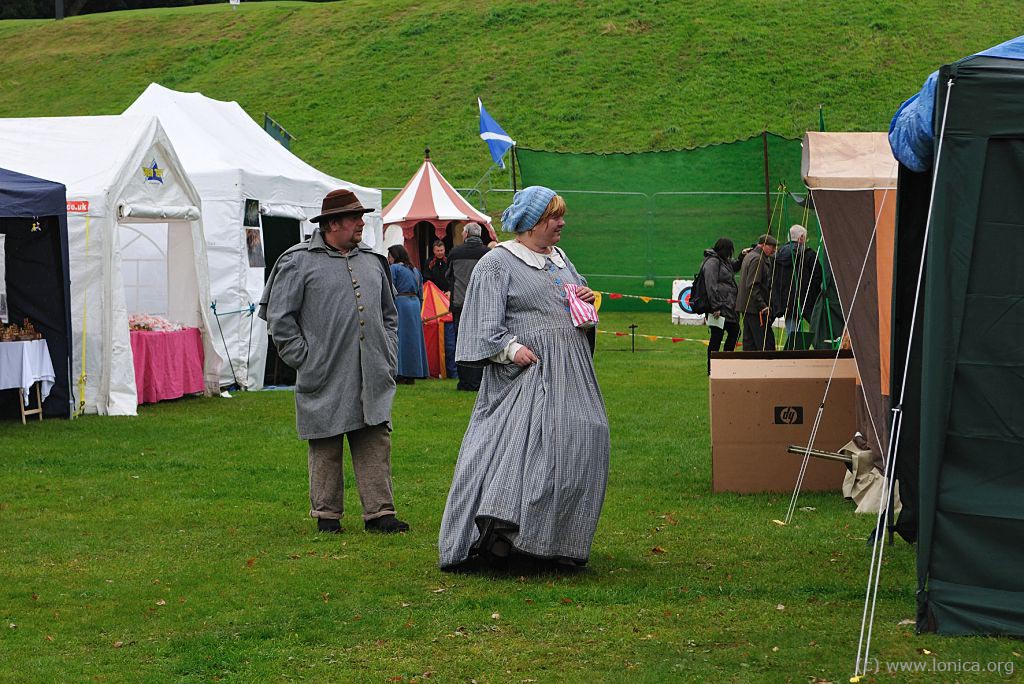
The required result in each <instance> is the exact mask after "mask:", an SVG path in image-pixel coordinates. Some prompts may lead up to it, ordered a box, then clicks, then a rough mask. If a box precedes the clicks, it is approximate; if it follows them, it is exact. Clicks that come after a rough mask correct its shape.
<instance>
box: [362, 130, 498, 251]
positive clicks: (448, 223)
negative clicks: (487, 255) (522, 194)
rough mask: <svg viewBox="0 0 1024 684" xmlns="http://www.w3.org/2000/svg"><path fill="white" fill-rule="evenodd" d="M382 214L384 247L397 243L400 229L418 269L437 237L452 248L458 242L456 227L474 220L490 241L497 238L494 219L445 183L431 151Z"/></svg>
mask: <svg viewBox="0 0 1024 684" xmlns="http://www.w3.org/2000/svg"><path fill="white" fill-rule="evenodd" d="M382 213H383V222H384V225H385V226H386V227H387V228H388V229H389V234H386V235H385V244H389V243H390V244H395V243H396V242H397V240H396V237H397V236H395V235H394V229H392V228H391V226H400V227H401V229H402V239H403V241H404V244H405V248H406V250H407V251H408V252H409V257H410V259H411V260H412V262H413V265H414V266H417V267H419V265H420V261H421V259H422V258H423V257H425V256H428V255H429V254H430V251H429V249H430V244H431V243H432V242H433V241H434V239H435V238H436V239H438V240H443V241H444V242H445V243H446V244H447V246H448V248H449V250H450V249H451V247H452V245H453V244H454V242H456V240H455V238H456V231H455V230H454V228H455V226H456V225H457V224H460V223H469V222H470V221H475V222H476V223H479V224H480V225H481V226H484V227H485V228H486V229H487V232H488V234H489V235H490V238H489V239H490V240H497V239H498V238H497V235H496V234H495V232H494V228H492V227H491V217H490V216H488V215H487V214H484V213H483V212H481V211H479V210H478V209H476V208H475V207H474V206H473V205H472V204H470V203H469V202H467V201H466V200H465V198H463V197H462V195H460V194H459V193H458V192H456V190H455V188H453V187H452V185H451V183H449V182H448V181H447V180H445V178H444V176H442V175H441V172H440V171H438V170H437V167H435V166H434V164H433V162H431V161H430V150H427V153H426V158H425V159H424V160H423V164H422V165H421V166H420V168H419V169H418V170H417V171H416V173H415V174H413V177H412V178H411V179H410V180H409V182H408V183H406V185H405V187H404V188H402V191H401V192H400V193H398V195H397V196H395V198H394V199H393V200H391V202H389V203H388V205H387V206H386V207H384V211H383V212H382ZM429 226H433V228H434V230H433V235H430V234H429V233H428V231H427V230H426V229H427V228H428V227H429ZM417 228H419V229H420V230H419V231H417ZM459 235H460V236H461V233H459Z"/></svg>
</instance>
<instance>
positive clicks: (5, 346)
mask: <svg viewBox="0 0 1024 684" xmlns="http://www.w3.org/2000/svg"><path fill="white" fill-rule="evenodd" d="M54 379H55V375H54V372H53V362H51V361H50V348H49V347H48V346H47V345H46V340H28V341H22V342H0V389H14V388H17V389H18V408H19V409H21V423H22V425H24V424H25V417H26V416H34V415H38V416H39V420H42V419H43V402H44V401H46V397H48V396H49V395H50V389H51V388H52V387H53V382H54ZM33 389H35V395H36V407H35V408H28V403H29V401H30V398H31V396H32V390H33Z"/></svg>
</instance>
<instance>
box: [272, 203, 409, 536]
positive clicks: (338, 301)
mask: <svg viewBox="0 0 1024 684" xmlns="http://www.w3.org/2000/svg"><path fill="white" fill-rule="evenodd" d="M369 211H372V209H366V208H364V207H363V206H362V204H360V202H359V199H358V198H357V197H356V196H355V194H354V193H352V192H351V191H349V190H335V191H333V192H331V193H329V194H328V195H327V196H326V197H325V198H324V200H323V205H322V209H321V212H320V215H319V216H316V217H315V218H312V219H310V221H312V222H313V223H316V224H318V225H319V230H318V231H316V232H314V233H313V235H312V237H310V239H309V240H307V241H304V242H301V243H299V244H297V245H295V246H294V247H292V248H290V249H289V250H288V251H286V252H285V253H284V254H282V255H281V257H280V258H279V259H278V260H277V263H276V264H274V269H273V271H271V274H270V277H269V279H268V280H267V286H266V288H265V289H264V291H263V296H262V297H261V300H260V312H259V315H260V317H261V318H264V319H265V320H266V321H267V327H268V329H269V330H270V335H271V337H272V338H273V340H274V344H275V345H276V346H277V351H278V354H279V355H280V357H281V359H282V360H283V361H284V362H285V363H287V364H288V365H289V366H291V367H292V368H294V369H295V370H296V381H295V423H296V426H297V428H298V433H299V438H300V439H305V440H309V501H310V515H311V516H312V517H314V518H316V519H317V528H318V529H319V530H320V531H322V532H332V533H337V532H340V531H341V523H340V522H339V520H340V518H341V516H342V513H343V512H344V480H343V477H344V467H343V462H344V461H343V444H344V443H343V439H344V437H345V436H346V435H347V436H348V445H349V449H350V450H351V451H352V466H353V469H354V471H355V475H356V485H357V487H358V489H359V499H360V501H361V502H362V505H363V521H364V525H365V528H366V530H367V531H368V532H381V533H392V532H404V531H406V530H408V529H409V526H408V525H407V524H406V523H404V522H402V521H401V520H398V519H397V518H396V517H395V506H394V501H393V498H392V493H391V403H392V401H393V400H394V396H395V365H396V362H397V353H398V313H397V311H396V309H395V300H394V290H393V288H392V285H391V278H390V271H389V270H388V266H387V262H385V261H384V259H383V257H381V256H380V255H379V254H376V253H374V252H372V251H371V250H370V249H369V248H368V247H367V246H366V245H363V244H361V243H360V240H361V239H362V231H363V214H364V213H366V212H369Z"/></svg>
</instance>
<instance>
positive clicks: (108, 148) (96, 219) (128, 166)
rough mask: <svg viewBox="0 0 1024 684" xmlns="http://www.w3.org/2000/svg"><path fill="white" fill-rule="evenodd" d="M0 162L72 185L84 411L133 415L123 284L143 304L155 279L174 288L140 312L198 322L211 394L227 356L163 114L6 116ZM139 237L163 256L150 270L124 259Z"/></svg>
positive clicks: (0, 126) (77, 352)
mask: <svg viewBox="0 0 1024 684" xmlns="http://www.w3.org/2000/svg"><path fill="white" fill-rule="evenodd" d="M0 167H4V168H8V169H11V170H14V171H18V172H20V173H26V174H29V175H32V176H36V177H39V178H46V179H49V180H53V181H58V182H60V183H63V184H64V185H66V186H67V198H68V243H69V244H68V247H69V252H70V255H69V256H70V261H71V312H72V313H71V321H72V323H71V327H72V332H73V334H74V351H73V357H72V369H73V373H74V375H75V378H76V380H77V382H76V383H75V384H76V396H77V398H78V400H79V402H82V401H83V400H84V409H85V411H86V412H89V413H99V414H105V415H135V413H136V407H137V392H136V387H135V368H134V366H133V362H132V348H131V341H130V337H129V330H128V314H129V310H128V309H129V303H128V302H127V301H126V293H127V294H129V295H130V296H131V297H132V298H133V301H134V303H135V304H136V305H137V304H138V302H145V301H148V300H150V299H152V298H151V297H149V294H150V290H152V289H154V288H155V289H158V290H159V289H161V288H162V290H163V291H164V292H165V293H166V294H165V296H164V298H163V300H162V301H160V302H159V304H160V306H159V307H158V308H160V309H162V310H149V311H138V313H161V314H166V315H167V316H168V318H170V319H172V320H175V321H178V322H181V323H183V324H184V325H187V326H191V327H196V328H199V330H200V332H201V333H202V339H203V348H204V352H205V366H204V369H203V373H204V384H205V386H206V390H207V391H208V392H212V391H215V390H217V389H218V386H219V376H220V359H219V358H218V356H217V354H216V353H215V352H214V348H213V344H212V337H211V328H210V321H209V316H208V315H207V313H208V311H209V310H208V308H207V306H208V303H209V301H210V292H209V282H208V279H207V264H206V244H205V241H204V240H203V225H202V219H201V214H200V209H199V207H200V206H201V205H200V199H199V193H198V192H197V191H196V189H195V187H193V185H192V183H191V182H190V181H189V179H188V176H186V175H185V173H184V170H183V168H182V165H181V163H180V161H179V160H178V157H177V155H176V154H175V151H174V147H173V146H172V145H171V141H170V139H169V138H168V137H167V135H166V134H165V133H164V131H163V129H162V128H161V127H160V122H159V121H157V120H156V119H155V118H153V117H128V116H79V117H61V118H35V119H0ZM131 242H143V243H146V244H148V245H150V246H151V249H152V250H154V251H156V252H158V253H161V256H160V258H155V259H153V264H149V265H146V266H145V267H143V268H140V267H139V265H138V264H126V263H122V246H123V245H125V244H128V243H131ZM123 269H124V270H123ZM139 274H141V276H140V279H138V280H135V281H134V282H131V281H130V280H129V281H128V282H126V276H129V275H139ZM147 278H149V279H150V281H147V280H146V279H147ZM132 313H136V311H135V310H133V311H132ZM83 358H84V362H83Z"/></svg>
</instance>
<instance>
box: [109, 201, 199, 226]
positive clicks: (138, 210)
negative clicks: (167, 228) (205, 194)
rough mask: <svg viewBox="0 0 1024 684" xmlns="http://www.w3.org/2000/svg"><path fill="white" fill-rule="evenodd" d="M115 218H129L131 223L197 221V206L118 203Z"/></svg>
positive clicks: (122, 219)
mask: <svg viewBox="0 0 1024 684" xmlns="http://www.w3.org/2000/svg"><path fill="white" fill-rule="evenodd" d="M117 218H118V220H121V221H124V220H126V219H131V221H132V223H138V222H140V221H198V220H199V207H193V206H184V207H174V206H167V207H157V206H153V205H150V204H125V203H122V204H119V205H117Z"/></svg>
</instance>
